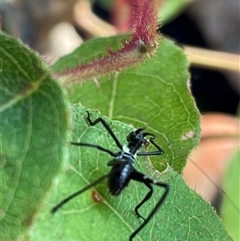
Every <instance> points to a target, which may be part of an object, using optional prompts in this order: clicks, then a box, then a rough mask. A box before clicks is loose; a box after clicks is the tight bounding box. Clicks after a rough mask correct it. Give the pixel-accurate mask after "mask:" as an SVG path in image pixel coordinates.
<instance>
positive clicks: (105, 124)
mask: <svg viewBox="0 0 240 241" xmlns="http://www.w3.org/2000/svg"><path fill="white" fill-rule="evenodd" d="M87 115H88V116H87V120H88V121H89V123H90V125H91V126H95V125H96V124H97V123H99V122H100V123H102V125H103V126H104V127H105V128H106V130H107V131H108V133H109V134H110V136H111V137H112V138H113V140H114V141H115V143H116V145H117V146H118V148H119V149H122V144H121V143H120V142H119V140H118V139H117V137H116V136H115V134H114V133H113V131H112V129H111V128H110V126H109V125H108V123H107V122H106V121H105V120H104V119H103V118H101V117H99V118H97V119H96V120H95V121H92V120H91V117H90V113H89V112H88V111H87Z"/></svg>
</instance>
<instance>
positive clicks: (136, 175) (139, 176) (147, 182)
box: [129, 170, 170, 241]
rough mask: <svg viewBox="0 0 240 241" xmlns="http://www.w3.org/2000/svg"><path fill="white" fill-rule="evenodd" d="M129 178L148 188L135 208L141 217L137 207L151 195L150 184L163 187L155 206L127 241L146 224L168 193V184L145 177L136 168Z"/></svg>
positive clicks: (130, 240)
mask: <svg viewBox="0 0 240 241" xmlns="http://www.w3.org/2000/svg"><path fill="white" fill-rule="evenodd" d="M130 178H131V179H132V180H135V181H138V182H141V183H144V184H145V185H146V186H147V187H148V188H149V189H150V191H149V192H148V193H147V195H146V196H145V198H144V199H143V200H142V201H141V202H140V203H139V204H138V205H137V206H136V208H135V212H136V214H137V215H138V216H139V217H141V218H143V217H142V216H141V215H140V214H139V213H138V209H139V208H140V207H141V206H142V205H143V204H144V203H145V202H146V201H147V200H148V199H149V198H150V197H151V196H152V193H153V190H152V185H156V186H159V187H162V188H164V189H165V190H164V193H163V195H162V196H161V197H160V199H159V201H158V202H157V204H156V205H155V207H154V208H153V209H152V211H151V212H150V213H149V214H148V216H147V217H146V219H144V218H143V220H144V221H143V223H142V224H141V225H140V226H139V227H138V228H137V229H136V230H135V231H134V232H133V233H132V234H131V235H130V237H129V241H132V240H133V238H134V237H135V236H136V235H137V234H138V233H139V232H140V231H141V230H142V229H143V228H144V227H145V226H146V225H147V223H148V222H149V221H150V220H151V219H152V217H153V216H154V214H155V213H156V212H157V211H158V209H159V208H160V207H161V205H162V204H163V202H164V201H165V199H166V197H167V195H168V193H169V190H170V186H169V185H168V184H167V183H164V182H159V181H157V180H152V179H151V178H149V177H147V176H146V175H144V174H143V173H140V172H138V171H136V170H134V171H133V173H132V175H131V177H130ZM150 186H151V188H150Z"/></svg>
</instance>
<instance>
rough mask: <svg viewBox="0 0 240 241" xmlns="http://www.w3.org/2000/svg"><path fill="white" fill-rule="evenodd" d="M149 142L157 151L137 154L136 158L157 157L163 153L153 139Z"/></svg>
mask: <svg viewBox="0 0 240 241" xmlns="http://www.w3.org/2000/svg"><path fill="white" fill-rule="evenodd" d="M149 141H150V143H151V144H153V145H154V146H155V147H156V148H157V151H149V152H138V153H137V155H138V156H158V155H161V154H163V153H164V151H163V149H162V148H161V147H160V146H159V145H158V144H157V143H156V142H154V137H151V138H150V139H149Z"/></svg>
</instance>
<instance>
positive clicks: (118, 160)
mask: <svg viewBox="0 0 240 241" xmlns="http://www.w3.org/2000/svg"><path fill="white" fill-rule="evenodd" d="M87 120H88V121H89V123H90V125H91V126H94V125H96V124H97V123H99V122H100V123H102V125H103V126H104V127H105V128H106V130H107V131H108V133H109V134H110V135H111V137H112V138H113V140H114V141H115V143H116V145H117V146H118V148H119V149H120V151H119V152H116V153H114V152H112V151H110V150H108V149H106V148H104V147H102V146H99V145H96V144H90V143H84V142H71V144H72V145H75V146H87V147H92V148H96V149H98V150H100V151H103V152H106V153H108V154H109V155H110V156H112V157H113V159H112V160H110V161H109V162H108V164H107V165H108V166H111V167H112V169H111V171H110V172H109V173H107V174H105V175H103V176H102V177H100V178H98V179H97V180H96V181H94V182H92V183H90V184H89V185H87V186H86V187H84V188H82V189H81V190H79V191H77V192H75V193H73V194H72V195H70V196H69V197H67V198H65V199H63V200H62V201H61V202H60V203H59V204H57V205H56V206H55V207H53V208H52V209H51V213H55V212H56V211H57V210H58V209H59V208H60V207H62V206H63V205H64V204H65V203H67V202H68V201H70V200H71V199H72V198H74V197H76V196H77V195H79V194H81V193H83V192H85V191H86V190H88V189H89V188H91V187H93V186H95V185H96V184H97V183H99V182H101V181H102V180H104V179H105V178H107V179H108V187H109V190H110V192H111V194H112V195H114V196H117V195H119V194H120V193H121V192H122V190H123V189H124V188H125V187H126V186H127V185H128V183H129V182H130V180H135V181H138V182H141V183H144V184H145V185H146V186H147V187H148V188H149V192H148V193H147V195H146V196H145V197H144V198H143V200H142V201H141V202H140V203H139V204H138V205H137V206H136V207H135V209H134V210H135V213H136V215H137V217H138V218H142V219H143V223H142V224H141V225H140V226H139V227H138V228H137V229H136V230H135V231H134V232H133V233H132V234H131V235H130V237H129V241H131V240H133V238H134V237H135V236H136V235H137V234H138V233H139V232H140V231H141V230H142V229H143V228H144V227H145V225H146V224H147V223H148V222H149V221H150V219H151V218H152V217H153V215H154V214H155V213H156V212H157V210H158V209H159V208H160V206H161V205H162V203H163V202H164V200H165V198H166V196H167V194H168V192H169V185H168V184H166V183H163V182H159V181H156V180H152V179H151V178H149V177H147V176H145V175H144V174H143V173H140V172H138V171H137V170H136V169H135V168H134V161H135V159H136V156H157V155H161V154H163V150H162V149H161V147H160V146H158V145H157V144H156V143H155V142H154V135H152V134H150V133H147V132H143V130H144V128H140V129H137V130H136V131H132V132H130V133H129V135H128V136H127V144H126V145H122V144H121V143H120V142H119V140H118V139H117V137H116V136H115V134H114V133H113V131H112V130H111V128H110V127H109V125H108V124H107V122H106V121H105V120H104V119H102V118H101V117H99V118H98V119H96V120H95V121H92V120H91V118H90V114H89V112H87ZM146 136H150V138H149V140H148V139H147V138H146ZM149 143H151V144H153V145H154V146H155V147H156V148H157V151H150V152H140V151H139V149H140V148H141V147H142V146H146V145H148V144H149ZM152 185H157V186H160V187H163V188H164V189H165V190H164V193H163V195H162V197H161V198H160V199H159V201H158V202H157V204H156V206H155V207H154V208H153V210H152V211H151V212H150V214H149V215H148V216H147V217H146V218H144V217H143V216H142V215H141V214H140V213H139V212H138V210H139V208H140V207H141V206H142V205H143V204H144V203H145V202H146V201H147V200H149V199H150V198H151V196H152V194H153V187H152Z"/></svg>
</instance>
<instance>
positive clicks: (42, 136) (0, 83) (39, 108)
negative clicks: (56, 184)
mask: <svg viewBox="0 0 240 241" xmlns="http://www.w3.org/2000/svg"><path fill="white" fill-rule="evenodd" d="M0 43H1V45H0V55H1V59H0V120H1V128H0V141H1V143H0V145H1V153H0V157H1V159H0V176H1V196H0V197H1V199H0V205H1V207H0V209H1V221H0V237H1V240H4V241H9V240H19V237H21V236H22V235H24V233H25V232H27V230H28V229H29V227H30V226H31V225H32V222H34V216H35V214H36V213H37V212H38V211H39V209H40V205H41V204H42V203H43V201H44V198H45V196H46V193H47V191H48V190H49V187H50V185H51V183H52V180H53V178H54V177H55V176H56V174H57V173H58V171H59V169H60V167H61V166H62V163H63V159H64V158H66V157H67V154H68V150H67V148H66V144H67V139H68V138H67V137H68V136H67V128H68V115H67V105H66V103H65V100H64V98H63V92H62V90H61V88H60V87H59V85H58V84H57V83H56V82H55V81H54V80H53V79H52V78H51V76H50V75H49V73H48V71H47V69H46V66H45V64H44V63H43V61H42V60H41V59H40V58H39V56H37V55H36V54H35V53H33V52H32V51H31V50H30V49H29V48H27V47H26V46H23V45H22V43H20V41H19V40H16V39H14V38H12V37H10V36H7V35H5V34H3V33H2V32H0Z"/></svg>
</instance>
